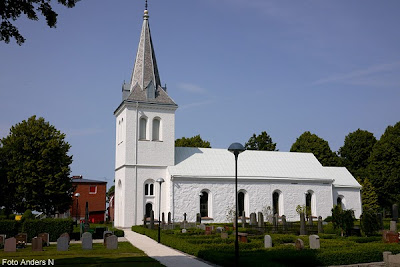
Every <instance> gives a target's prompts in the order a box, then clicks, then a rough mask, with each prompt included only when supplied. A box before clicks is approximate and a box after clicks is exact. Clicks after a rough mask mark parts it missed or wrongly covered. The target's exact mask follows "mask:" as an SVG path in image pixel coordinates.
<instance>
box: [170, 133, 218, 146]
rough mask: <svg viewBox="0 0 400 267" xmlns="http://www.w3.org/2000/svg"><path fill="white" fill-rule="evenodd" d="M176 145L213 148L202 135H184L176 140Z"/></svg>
mask: <svg viewBox="0 0 400 267" xmlns="http://www.w3.org/2000/svg"><path fill="white" fill-rule="evenodd" d="M175 146H176V147H205V148H211V146H210V142H208V141H205V140H203V139H201V137H200V135H196V136H193V137H189V138H186V137H182V138H178V139H176V140H175Z"/></svg>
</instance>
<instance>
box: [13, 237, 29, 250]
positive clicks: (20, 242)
mask: <svg viewBox="0 0 400 267" xmlns="http://www.w3.org/2000/svg"><path fill="white" fill-rule="evenodd" d="M15 239H16V240H17V248H24V247H25V246H26V243H28V234H26V233H19V234H18V235H16V236H15Z"/></svg>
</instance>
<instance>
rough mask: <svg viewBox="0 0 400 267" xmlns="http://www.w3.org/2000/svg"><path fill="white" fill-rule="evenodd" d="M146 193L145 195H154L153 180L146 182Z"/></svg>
mask: <svg viewBox="0 0 400 267" xmlns="http://www.w3.org/2000/svg"><path fill="white" fill-rule="evenodd" d="M144 195H145V196H154V184H153V182H150V181H149V182H146V183H145V185H144Z"/></svg>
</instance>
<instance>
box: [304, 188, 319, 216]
mask: <svg viewBox="0 0 400 267" xmlns="http://www.w3.org/2000/svg"><path fill="white" fill-rule="evenodd" d="M306 214H307V215H311V216H316V215H317V204H316V199H315V194H314V191H312V190H308V191H307V192H306Z"/></svg>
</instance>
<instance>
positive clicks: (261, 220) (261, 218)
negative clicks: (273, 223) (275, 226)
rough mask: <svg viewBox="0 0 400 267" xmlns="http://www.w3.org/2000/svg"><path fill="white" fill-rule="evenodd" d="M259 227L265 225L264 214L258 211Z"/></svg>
mask: <svg viewBox="0 0 400 267" xmlns="http://www.w3.org/2000/svg"><path fill="white" fill-rule="evenodd" d="M258 227H264V215H263V214H262V212H258Z"/></svg>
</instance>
